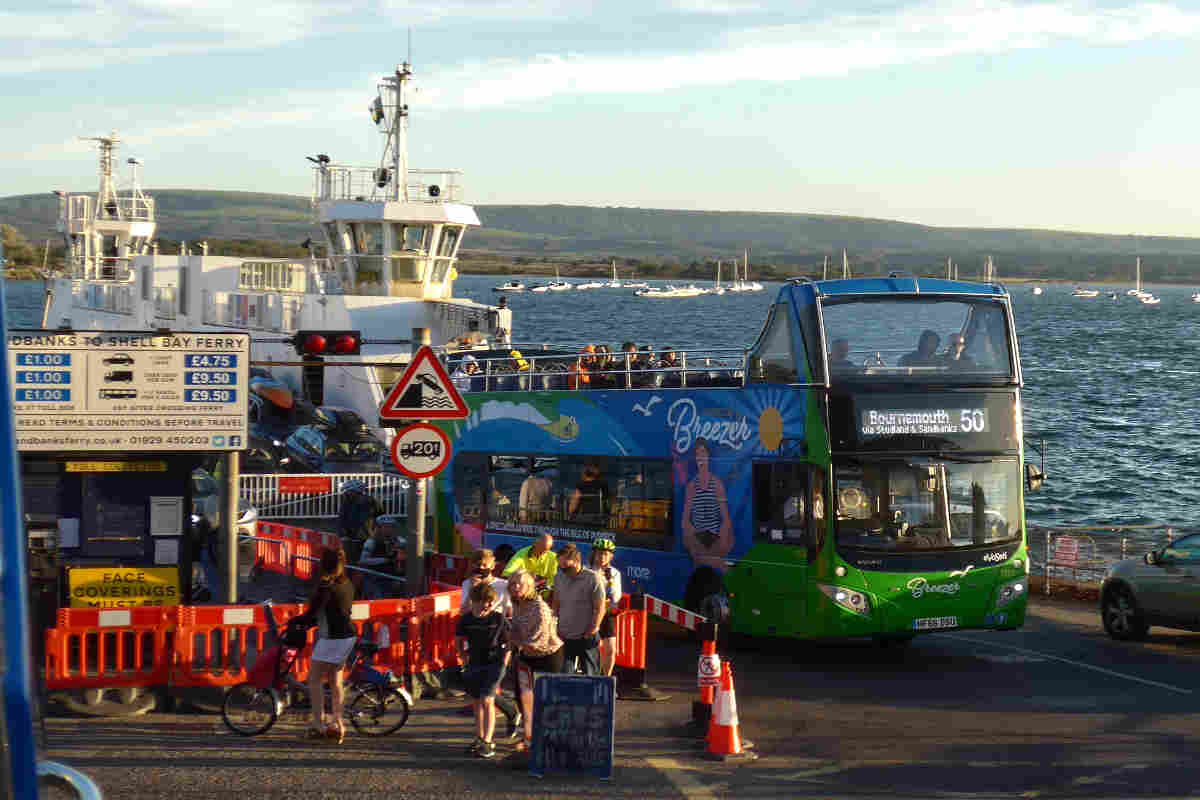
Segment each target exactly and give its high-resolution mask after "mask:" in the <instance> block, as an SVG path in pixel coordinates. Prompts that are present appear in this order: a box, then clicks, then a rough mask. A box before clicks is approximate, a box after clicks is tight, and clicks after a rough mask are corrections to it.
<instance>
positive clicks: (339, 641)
mask: <svg viewBox="0 0 1200 800" xmlns="http://www.w3.org/2000/svg"><path fill="white" fill-rule="evenodd" d="M353 604H354V584H353V583H351V582H350V579H349V578H348V577H347V576H346V553H345V551H343V550H341V549H340V548H339V549H337V550H325V551H323V552H322V553H321V577H320V579H319V580H318V581H317V586H316V588H315V589H313V593H312V598H311V599H310V600H309V606H308V610H307V611H305V612H304V613H303V614H301V615H300V617H299V618H300V619H303V620H305V622H307V623H309V624H310V625H311V624H312V623H314V622H315V623H316V625H317V631H318V638H317V643H316V645H315V646H314V647H313V653H312V665H311V666H310V667H309V670H308V692H309V700H310V702H311V703H312V726H311V727H309V729H308V732H307V734H306V736H307V737H308V738H310V739H330V740H331V741H335V742H337V743H338V744H341V743H342V741H343V740H344V739H345V738H346V726H345V722H344V720H343V719H342V715H343V708H344V707H345V701H346V693H345V688H344V686H343V684H342V668H343V667H344V666H345V665H346V658H347V657H349V655H350V651H351V650H353V649H354V643H355V642H356V641H357V640H358V635H357V633H356V632H355V630H354V625H353V624H352V623H351V622H350V607H351V606H352V605H353ZM326 677H328V678H329V686H330V690H331V692H332V695H333V708H332V712H333V718H332V719H331V720H330V721H329V722H326V721H325V702H324V699H323V698H324V697H325V685H324V684H325V678H326Z"/></svg>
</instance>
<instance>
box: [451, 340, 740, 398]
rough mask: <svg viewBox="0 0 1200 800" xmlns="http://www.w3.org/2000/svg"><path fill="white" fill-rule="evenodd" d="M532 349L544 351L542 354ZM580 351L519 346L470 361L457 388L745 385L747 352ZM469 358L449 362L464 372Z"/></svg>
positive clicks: (454, 355) (458, 356)
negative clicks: (505, 351)
mask: <svg viewBox="0 0 1200 800" xmlns="http://www.w3.org/2000/svg"><path fill="white" fill-rule="evenodd" d="M534 347H542V348H543V349H542V351H540V352H539V351H538V350H535V349H534ZM580 350H582V348H580V347H578V346H574V347H562V348H559V347H551V346H550V345H533V346H531V345H521V344H516V345H513V346H511V350H510V354H509V355H507V356H505V355H489V356H486V357H484V356H479V355H472V357H473V358H474V359H475V361H474V366H473V367H467V368H464V369H462V370H461V371H456V372H455V374H456V376H457V380H456V382H455V386H456V388H458V389H459V391H463V392H483V391H531V390H532V391H545V390H563V389H565V390H571V389H687V388H710V387H712V388H717V387H725V388H733V387H738V386H742V385H744V384H745V375H746V363H747V352H748V351H746V350H745V349H743V348H692V349H682V348H681V349H674V348H670V347H664V348H662V349H649V350H645V349H643V350H638V351H636V352H615V353H603V354H595V353H587V352H580ZM571 351H574V352H571ZM512 353H519V355H518V356H515V357H514V356H513V355H512ZM468 354H471V353H470V351H463V352H457V353H456V352H451V353H448V354H447V357H448V360H449V361H450V362H451V364H452V365H453V366H461V365H462V364H463V363H464V362H463V361H462V356H464V355H468ZM602 359H603V360H602ZM466 363H468V364H469V363H470V362H466ZM468 370H470V371H468Z"/></svg>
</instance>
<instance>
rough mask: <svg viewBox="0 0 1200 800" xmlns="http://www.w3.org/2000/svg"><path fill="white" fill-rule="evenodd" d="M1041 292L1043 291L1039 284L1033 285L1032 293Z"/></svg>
mask: <svg viewBox="0 0 1200 800" xmlns="http://www.w3.org/2000/svg"><path fill="white" fill-rule="evenodd" d="M1042 292H1043V289H1042V287H1040V286H1035V287H1033V293H1034V294H1035V295H1040V294H1042Z"/></svg>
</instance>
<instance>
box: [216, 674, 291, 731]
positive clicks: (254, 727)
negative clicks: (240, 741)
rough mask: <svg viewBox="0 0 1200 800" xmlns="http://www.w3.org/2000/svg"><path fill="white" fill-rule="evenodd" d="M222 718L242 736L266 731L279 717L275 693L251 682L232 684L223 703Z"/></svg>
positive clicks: (231, 728) (232, 729)
mask: <svg viewBox="0 0 1200 800" xmlns="http://www.w3.org/2000/svg"><path fill="white" fill-rule="evenodd" d="M221 719H222V720H224V721H225V726H226V727H227V728H229V730H231V731H233V732H234V733H239V734H241V735H242V736H257V735H258V734H260V733H266V732H267V731H268V730H270V728H271V726H272V725H274V724H275V720H277V719H279V704H278V703H276V702H275V693H274V692H273V691H271V690H270V689H260V688H258V687H257V686H255V685H254V684H251V683H239V684H238V685H237V686H232V687H230V689H229V691H228V692H226V693H225V702H223V703H222V704H221Z"/></svg>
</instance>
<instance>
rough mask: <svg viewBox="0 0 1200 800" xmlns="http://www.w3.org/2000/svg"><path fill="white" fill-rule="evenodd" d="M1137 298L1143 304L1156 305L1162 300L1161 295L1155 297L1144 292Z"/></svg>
mask: <svg viewBox="0 0 1200 800" xmlns="http://www.w3.org/2000/svg"><path fill="white" fill-rule="evenodd" d="M1138 300H1141V301H1142V305H1144V306H1156V305H1158V304H1159V303H1161V302H1162V298H1161V297H1155V296H1154V295H1152V294H1149V293H1146V294H1142V295H1139V296H1138Z"/></svg>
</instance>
